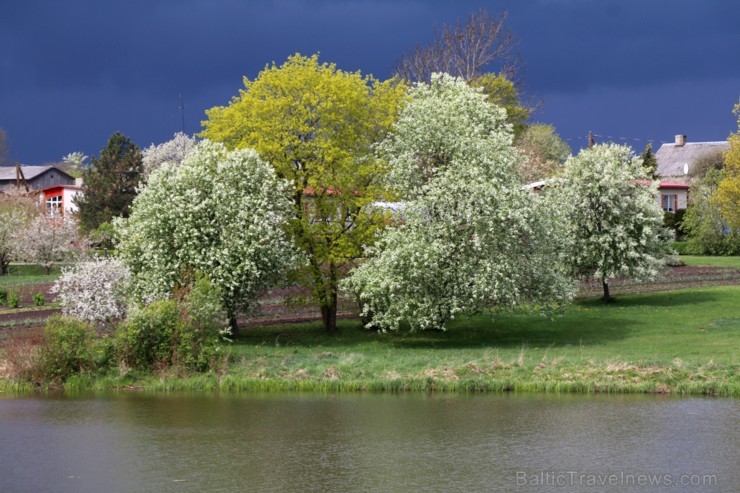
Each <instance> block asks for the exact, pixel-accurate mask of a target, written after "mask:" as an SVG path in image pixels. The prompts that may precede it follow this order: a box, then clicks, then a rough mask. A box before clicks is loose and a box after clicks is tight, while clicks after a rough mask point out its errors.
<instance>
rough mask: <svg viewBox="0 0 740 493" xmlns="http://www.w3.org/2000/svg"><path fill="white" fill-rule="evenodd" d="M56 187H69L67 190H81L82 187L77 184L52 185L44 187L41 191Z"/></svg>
mask: <svg viewBox="0 0 740 493" xmlns="http://www.w3.org/2000/svg"><path fill="white" fill-rule="evenodd" d="M57 188H62V189H65V188H66V189H69V190H82V187H78V186H77V185H54V186H53V187H46V188H44V189H42V190H40V191H41V192H48V191H49V190H56V189H57Z"/></svg>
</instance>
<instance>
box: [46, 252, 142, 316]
mask: <svg viewBox="0 0 740 493" xmlns="http://www.w3.org/2000/svg"><path fill="white" fill-rule="evenodd" d="M128 280H129V271H128V269H127V268H126V266H125V265H123V263H122V262H120V261H119V260H115V259H99V260H94V261H89V262H80V263H78V264H76V265H75V266H73V267H72V268H71V269H64V270H63V271H62V276H61V277H60V278H59V279H58V280H57V281H56V283H55V284H54V286H53V287H52V289H51V291H52V292H53V293H58V294H59V301H60V304H61V305H62V313H63V314H65V315H68V316H71V317H75V318H77V319H80V320H83V321H85V322H91V323H99V322H103V323H107V322H110V321H112V320H115V319H118V318H121V317H123V315H124V313H125V308H126V305H125V292H126V287H127V283H128Z"/></svg>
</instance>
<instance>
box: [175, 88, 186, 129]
mask: <svg viewBox="0 0 740 493" xmlns="http://www.w3.org/2000/svg"><path fill="white" fill-rule="evenodd" d="M177 109H179V110H180V114H181V115H182V133H185V103H184V102H183V101H182V94H180V106H178V107H177Z"/></svg>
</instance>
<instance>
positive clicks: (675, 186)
mask: <svg viewBox="0 0 740 493" xmlns="http://www.w3.org/2000/svg"><path fill="white" fill-rule="evenodd" d="M635 183H637V184H638V185H650V184H651V183H652V181H650V180H635ZM658 188H659V189H661V190H663V189H681V190H688V189H689V188H691V187H689V186H688V185H684V184H683V183H671V182H668V181H660V182H658Z"/></svg>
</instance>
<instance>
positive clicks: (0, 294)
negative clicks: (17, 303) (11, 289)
mask: <svg viewBox="0 0 740 493" xmlns="http://www.w3.org/2000/svg"><path fill="white" fill-rule="evenodd" d="M7 304H8V290H7V289H5V288H0V306H3V305H7Z"/></svg>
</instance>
